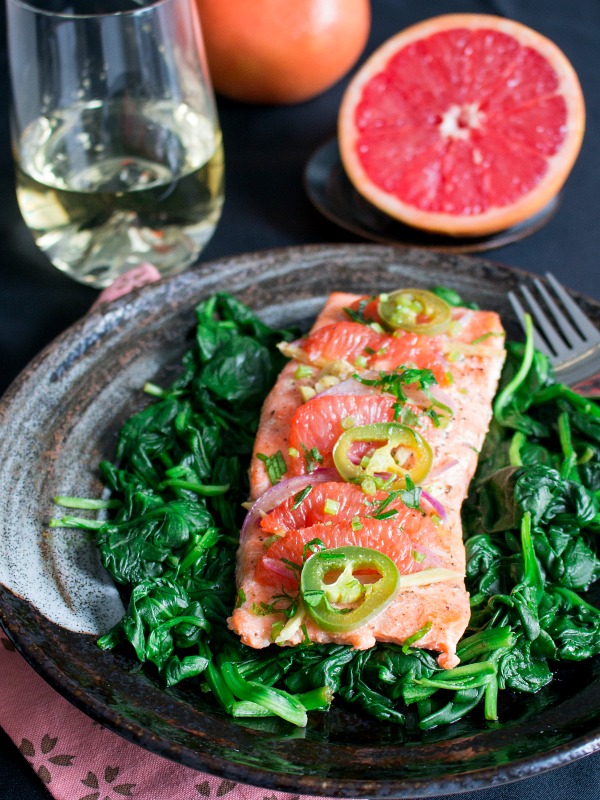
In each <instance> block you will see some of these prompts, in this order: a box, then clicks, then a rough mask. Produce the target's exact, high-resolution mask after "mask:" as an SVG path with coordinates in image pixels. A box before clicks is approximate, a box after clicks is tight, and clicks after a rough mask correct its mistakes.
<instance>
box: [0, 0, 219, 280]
mask: <svg viewBox="0 0 600 800" xmlns="http://www.w3.org/2000/svg"><path fill="white" fill-rule="evenodd" d="M7 20H8V48H9V64H10V75H11V86H12V113H11V126H12V143H13V152H14V159H15V163H16V175H17V179H16V181H17V199H18V202H19V207H20V210H21V214H22V216H23V219H24V220H25V223H26V225H27V226H28V228H29V229H30V231H31V233H32V234H33V237H34V239H35V242H36V244H37V245H38V247H39V248H40V249H41V250H42V251H43V252H44V253H45V254H46V255H47V256H48V258H49V259H50V260H51V261H52V263H53V264H54V265H55V266H56V267H58V268H59V269H60V270H62V271H63V272H65V273H67V274H68V275H70V276H71V277H72V278H74V279H76V280H78V281H80V282H82V283H85V284H88V285H91V286H95V287H104V286H108V285H109V284H110V283H111V282H112V281H113V280H114V279H115V278H116V277H117V276H118V275H120V274H122V273H124V272H127V271H129V270H130V269H132V268H134V267H136V266H138V265H140V264H143V263H151V264H152V265H153V266H154V267H156V269H157V270H158V271H159V272H160V274H161V275H169V274H173V273H176V272H179V271H181V270H183V269H184V268H185V267H187V266H188V265H189V264H191V263H192V262H193V261H195V260H196V259H197V257H198V255H199V253H200V251H201V250H202V248H203V247H204V245H205V244H206V242H207V241H208V240H209V239H210V237H211V236H212V234H213V232H214V230H215V227H216V225H217V223H218V220H219V218H220V214H221V207H222V204H223V149H222V138H221V129H220V126H219V121H218V117H217V113H216V108H215V101H214V94H213V90H212V86H211V83H210V79H209V76H208V71H207V67H206V60H205V56H204V47H203V42H202V35H201V29H200V23H199V19H198V12H197V9H196V6H195V3H194V0H155V2H150V3H143V4H142V5H140V4H139V3H135V2H133V0H86V2H81V0H29V2H23V1H22V0H7Z"/></svg>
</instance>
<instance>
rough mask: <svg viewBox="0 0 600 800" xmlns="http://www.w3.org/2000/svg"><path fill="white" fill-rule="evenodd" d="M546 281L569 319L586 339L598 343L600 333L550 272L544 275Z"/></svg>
mask: <svg viewBox="0 0 600 800" xmlns="http://www.w3.org/2000/svg"><path fill="white" fill-rule="evenodd" d="M546 280H547V281H548V283H549V284H550V286H552V288H553V289H554V291H555V292H556V296H557V297H558V298H559V300H560V302H561V303H562V304H563V306H564V307H565V308H566V309H567V311H568V312H569V314H570V315H571V318H572V319H573V321H574V322H575V324H576V325H577V327H578V328H579V330H580V331H581V333H582V334H583V335H584V337H587V338H588V339H591V340H592V341H600V332H599V331H598V328H596V326H595V325H594V324H593V322H590V320H589V319H588V318H587V317H586V315H585V314H584V313H583V311H582V309H581V308H580V307H579V306H578V305H577V303H576V302H575V301H574V300H573V299H572V298H571V297H570V296H569V294H567V292H566V291H565V290H564V288H563V287H562V286H561V285H560V283H559V282H558V281H557V280H556V278H555V277H554V275H552V273H551V272H547V273H546Z"/></svg>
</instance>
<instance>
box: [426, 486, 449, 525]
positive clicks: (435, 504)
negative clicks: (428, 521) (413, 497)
mask: <svg viewBox="0 0 600 800" xmlns="http://www.w3.org/2000/svg"><path fill="white" fill-rule="evenodd" d="M421 497H422V498H423V500H425V501H426V502H427V503H429V505H430V506H431V507H432V508H433V510H434V511H435V513H436V514H437V515H438V517H439V518H440V519H441V520H442V522H444V523H446V522H447V521H448V515H447V514H446V509H445V508H444V506H443V505H442V504H441V503H440V501H439V500H436V498H435V497H432V495H430V494H429V492H426V491H425V490H424V489H421Z"/></svg>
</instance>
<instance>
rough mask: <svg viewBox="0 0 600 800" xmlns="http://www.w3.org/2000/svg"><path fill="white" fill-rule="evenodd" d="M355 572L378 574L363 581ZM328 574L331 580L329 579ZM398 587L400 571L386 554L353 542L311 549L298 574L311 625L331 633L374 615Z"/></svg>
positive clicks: (351, 628)
mask: <svg viewBox="0 0 600 800" xmlns="http://www.w3.org/2000/svg"><path fill="white" fill-rule="evenodd" d="M355 573H359V574H360V573H362V574H363V575H365V576H369V578H371V579H372V578H373V577H374V576H375V575H378V576H379V577H378V578H377V580H375V581H374V582H369V583H364V584H363V583H361V581H360V580H359V579H358V578H357V577H356V576H355ZM331 575H333V576H334V577H335V579H334V580H329V578H330V576H331ZM399 588H400V572H399V570H398V567H397V566H396V564H395V563H394V561H392V559H391V558H390V557H389V556H386V555H385V553H382V552H380V551H379V550H372V549H371V548H369V547H358V546H355V545H348V546H345V547H335V548H333V549H331V550H321V551H319V552H317V553H315V554H314V555H312V556H311V557H310V558H309V559H308V561H307V562H306V563H305V564H304V566H303V567H302V574H301V576H300V592H301V595H302V600H303V602H304V607H305V609H306V613H307V614H308V616H309V617H310V618H311V619H312V621H313V622H314V623H315V625H318V626H319V628H321V629H322V630H324V631H330V632H332V633H344V632H346V631H353V630H356V628H360V627H362V626H363V625H365V624H366V623H367V622H370V621H371V620H373V619H375V617H377V616H379V614H381V612H382V611H384V610H385V609H386V608H387V607H388V606H389V605H390V603H391V602H392V601H393V600H394V598H395V597H396V594H397V593H398V590H399Z"/></svg>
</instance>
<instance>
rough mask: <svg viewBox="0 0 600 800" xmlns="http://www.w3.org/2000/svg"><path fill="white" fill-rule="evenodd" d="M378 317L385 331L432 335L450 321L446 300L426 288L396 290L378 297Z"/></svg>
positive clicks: (441, 331) (443, 328)
mask: <svg viewBox="0 0 600 800" xmlns="http://www.w3.org/2000/svg"><path fill="white" fill-rule="evenodd" d="M377 311H378V313H379V317H380V318H381V321H382V322H383V324H384V325H385V326H386V328H388V329H389V330H398V329H401V330H403V331H408V332H409V333H422V334H425V335H426V336H434V335H436V334H438V333H444V331H445V330H446V329H447V328H448V326H449V325H450V322H451V321H452V312H451V309H450V306H449V305H448V303H446V301H445V300H442V298H441V297H438V296H437V295H435V294H434V293H433V292H428V291H427V290H426V289H399V290H398V291H396V292H390V293H389V294H382V295H380V296H379V305H378V306H377Z"/></svg>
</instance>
